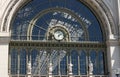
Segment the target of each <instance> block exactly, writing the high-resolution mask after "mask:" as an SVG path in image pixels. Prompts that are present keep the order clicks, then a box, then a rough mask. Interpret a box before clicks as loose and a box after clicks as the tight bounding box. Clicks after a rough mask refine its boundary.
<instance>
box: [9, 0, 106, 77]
mask: <svg viewBox="0 0 120 77" xmlns="http://www.w3.org/2000/svg"><path fill="white" fill-rule="evenodd" d="M97 18H98V17H96V15H95V14H94V12H93V11H91V8H89V7H88V6H86V5H85V4H83V3H82V2H81V1H80V0H29V1H28V2H27V3H26V4H25V5H23V6H22V7H20V8H19V9H18V11H17V13H16V15H15V16H14V18H13V21H12V24H11V42H10V51H9V56H10V60H9V70H10V71H11V72H10V77H14V76H20V77H21V76H22V77H26V76H29V75H30V76H32V77H39V76H41V77H47V76H55V77H60V76H62V77H67V76H71V75H73V76H76V77H81V76H84V77H86V76H90V75H93V76H97V77H100V76H106V75H105V74H106V72H107V70H105V69H107V67H105V66H106V62H105V61H106V57H104V56H106V55H105V54H104V53H106V51H105V50H106V44H105V37H104V33H103V30H102V28H101V25H100V22H99V21H98V19H97ZM100 50H101V51H100Z"/></svg>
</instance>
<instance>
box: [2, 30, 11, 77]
mask: <svg viewBox="0 0 120 77" xmlns="http://www.w3.org/2000/svg"><path fill="white" fill-rule="evenodd" d="M8 35H9V34H8V33H2V32H1V33H0V77H8V51H9V37H8Z"/></svg>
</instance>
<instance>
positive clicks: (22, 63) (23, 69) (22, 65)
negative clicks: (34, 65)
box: [20, 49, 26, 75]
mask: <svg viewBox="0 0 120 77" xmlns="http://www.w3.org/2000/svg"><path fill="white" fill-rule="evenodd" d="M20 74H23V75H25V74H26V51H25V50H24V49H22V50H21V51H20Z"/></svg>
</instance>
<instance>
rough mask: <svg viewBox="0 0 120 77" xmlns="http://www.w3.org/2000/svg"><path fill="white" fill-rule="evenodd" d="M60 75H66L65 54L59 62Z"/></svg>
mask: <svg viewBox="0 0 120 77" xmlns="http://www.w3.org/2000/svg"><path fill="white" fill-rule="evenodd" d="M60 73H61V75H67V56H65V57H64V58H63V59H62V60H61V62H60Z"/></svg>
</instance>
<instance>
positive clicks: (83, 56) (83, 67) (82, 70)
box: [79, 51, 87, 75]
mask: <svg viewBox="0 0 120 77" xmlns="http://www.w3.org/2000/svg"><path fill="white" fill-rule="evenodd" d="M79 53H80V57H79V58H80V74H81V75H86V74H87V68H86V53H85V52H84V51H80V52H79Z"/></svg>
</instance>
